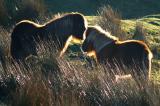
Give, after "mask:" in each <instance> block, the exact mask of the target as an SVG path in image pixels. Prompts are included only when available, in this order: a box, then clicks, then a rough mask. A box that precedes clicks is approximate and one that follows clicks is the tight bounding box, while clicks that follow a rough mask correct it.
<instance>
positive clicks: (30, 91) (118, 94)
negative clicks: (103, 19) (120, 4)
mask: <svg viewBox="0 0 160 106" xmlns="http://www.w3.org/2000/svg"><path fill="white" fill-rule="evenodd" d="M86 18H87V20H88V23H89V25H95V24H96V21H97V19H98V18H99V17H98V16H86ZM137 21H140V22H143V25H144V28H145V30H146V32H147V36H146V38H147V42H148V45H149V47H150V49H151V50H152V51H153V54H154V58H153V61H152V75H151V81H150V83H149V85H148V86H147V87H146V88H145V90H144V91H143V90H142V91H141V90H140V89H139V88H138V86H137V85H136V83H135V82H134V80H133V79H124V80H122V81H120V82H117V83H109V82H107V77H108V76H107V74H106V71H107V70H106V69H104V68H103V67H95V66H94V64H93V65H92V66H91V63H89V62H88V61H87V60H86V58H84V57H83V55H82V53H81V51H80V45H79V44H74V43H73V44H72V45H71V46H70V47H69V49H68V51H67V53H66V55H65V56H64V57H63V58H62V59H60V58H55V57H57V56H56V53H53V51H52V50H54V48H52V49H48V48H51V47H52V45H50V44H47V45H46V44H42V45H40V46H38V47H39V48H38V57H34V56H31V57H29V58H28V59H27V60H26V62H27V67H26V66H25V65H24V64H21V65H18V64H16V62H13V63H12V62H10V60H9V56H8V52H9V46H10V36H9V35H10V32H8V31H6V30H5V29H3V28H1V31H0V37H1V39H0V41H1V45H0V46H1V48H2V49H3V52H5V57H6V62H7V70H6V71H4V70H3V69H2V66H1V70H0V73H1V75H0V105H9V106H10V105H12V106H159V104H160V30H159V29H160V15H149V16H145V17H143V18H140V19H130V20H121V22H122V26H121V27H122V29H123V30H124V31H125V32H126V33H127V35H126V36H127V38H128V39H131V38H132V36H133V34H134V32H135V26H136V22H137ZM11 30H12V29H11ZM50 50H51V51H50Z"/></svg>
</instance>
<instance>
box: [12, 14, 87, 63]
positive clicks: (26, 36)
mask: <svg viewBox="0 0 160 106" xmlns="http://www.w3.org/2000/svg"><path fill="white" fill-rule="evenodd" d="M86 27H87V22H86V19H85V18H84V16H83V15H82V14H80V13H68V14H65V15H62V16H60V17H58V18H56V19H53V20H51V21H49V22H47V23H45V24H44V25H39V24H36V23H34V22H32V21H28V20H24V21H21V22H19V23H18V24H16V26H15V28H14V29H13V32H12V34H11V55H12V57H13V58H14V59H15V60H24V59H25V57H27V56H29V55H31V54H32V55H37V53H36V43H39V42H40V41H48V40H50V41H54V43H55V44H56V45H57V46H58V47H59V50H60V56H61V55H63V53H64V52H65V51H66V49H67V47H68V44H69V42H70V41H71V40H72V39H78V40H83V33H84V31H85V30H86Z"/></svg>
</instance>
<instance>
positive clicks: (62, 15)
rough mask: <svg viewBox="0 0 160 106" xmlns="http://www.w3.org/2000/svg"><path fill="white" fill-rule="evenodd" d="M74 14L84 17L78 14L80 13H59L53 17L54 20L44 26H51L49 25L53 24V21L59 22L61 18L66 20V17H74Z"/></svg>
mask: <svg viewBox="0 0 160 106" xmlns="http://www.w3.org/2000/svg"><path fill="white" fill-rule="evenodd" d="M74 14H77V15H81V16H82V17H83V14H81V13H78V12H72V13H57V14H55V15H54V16H53V17H54V18H53V19H51V20H50V21H48V22H46V23H45V24H44V25H46V24H49V23H51V22H53V21H56V20H59V19H61V18H64V17H66V16H69V15H74ZM86 22H87V21H86Z"/></svg>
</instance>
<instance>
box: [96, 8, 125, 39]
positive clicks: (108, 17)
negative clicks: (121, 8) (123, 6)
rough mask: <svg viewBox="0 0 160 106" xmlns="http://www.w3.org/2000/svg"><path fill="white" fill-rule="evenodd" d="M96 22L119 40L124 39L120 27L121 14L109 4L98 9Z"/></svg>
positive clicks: (123, 33)
mask: <svg viewBox="0 0 160 106" xmlns="http://www.w3.org/2000/svg"><path fill="white" fill-rule="evenodd" d="M98 16H100V17H99V19H98V20H97V24H98V25H99V26H101V27H102V28H103V29H104V30H106V31H109V32H110V33H111V34H112V35H114V36H117V37H118V38H119V39H120V40H126V39H127V38H126V34H125V32H124V31H123V30H122V28H121V19H122V18H121V15H120V13H119V12H118V11H116V10H114V9H113V8H112V7H111V6H109V5H108V6H103V7H101V8H100V9H99V10H98Z"/></svg>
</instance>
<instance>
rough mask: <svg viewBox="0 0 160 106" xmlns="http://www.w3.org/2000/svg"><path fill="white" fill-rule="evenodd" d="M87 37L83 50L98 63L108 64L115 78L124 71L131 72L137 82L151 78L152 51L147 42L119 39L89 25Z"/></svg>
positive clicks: (125, 72) (108, 68)
mask: <svg viewBox="0 0 160 106" xmlns="http://www.w3.org/2000/svg"><path fill="white" fill-rule="evenodd" d="M85 37H86V38H85V40H84V42H83V45H82V50H83V52H84V53H86V54H87V55H88V56H94V57H95V58H96V60H97V62H98V63H100V64H103V65H104V64H105V65H107V71H108V70H110V72H109V73H110V74H111V76H112V77H113V78H115V75H116V74H119V71H122V72H123V74H131V75H132V77H133V78H134V79H135V80H136V81H137V82H139V81H142V80H143V81H146V80H148V79H149V77H150V71H151V59H152V53H151V51H150V49H149V48H148V47H147V45H146V44H145V43H143V42H141V41H137V40H127V41H119V40H118V38H116V37H114V36H112V35H110V33H109V32H105V31H104V30H103V29H101V28H100V27H97V26H95V27H88V29H87V30H86V32H85ZM117 68H118V69H119V70H118V71H116V69H117ZM111 70H112V71H111Z"/></svg>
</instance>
